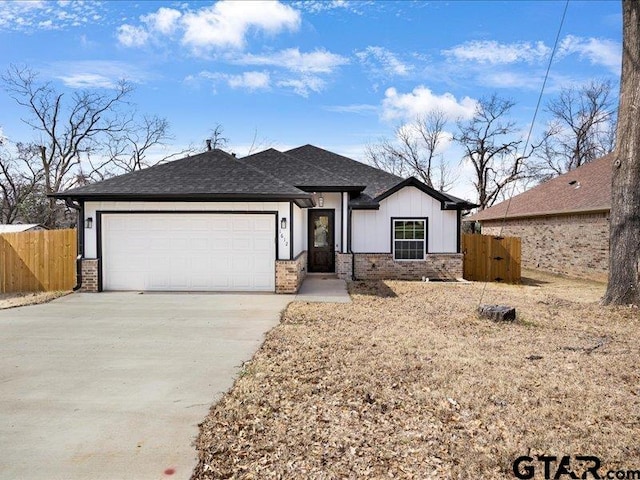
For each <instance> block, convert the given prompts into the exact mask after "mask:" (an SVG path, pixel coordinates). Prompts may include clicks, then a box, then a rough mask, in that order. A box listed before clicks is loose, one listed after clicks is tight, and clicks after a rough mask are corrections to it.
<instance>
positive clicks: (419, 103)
mask: <svg viewBox="0 0 640 480" xmlns="http://www.w3.org/2000/svg"><path fill="white" fill-rule="evenodd" d="M476 105H477V102H476V101H475V100H473V99H472V98H470V97H464V98H462V99H461V100H460V101H458V100H456V98H455V97H454V96H453V95H452V94H451V93H448V92H447V93H444V94H442V95H436V94H434V93H433V92H432V91H431V90H430V89H429V88H427V87H425V86H422V85H421V86H418V87H416V88H414V89H413V91H411V92H409V93H398V91H397V90H396V89H395V88H393V87H392V88H388V89H387V90H386V91H385V93H384V99H383V100H382V119H383V120H387V121H388V120H397V119H404V120H412V119H414V118H415V117H416V116H418V115H422V114H425V113H428V112H432V111H434V110H440V111H442V112H444V113H445V115H447V117H448V118H451V119H455V118H470V117H471V116H472V115H473V112H474V111H475V108H476Z"/></svg>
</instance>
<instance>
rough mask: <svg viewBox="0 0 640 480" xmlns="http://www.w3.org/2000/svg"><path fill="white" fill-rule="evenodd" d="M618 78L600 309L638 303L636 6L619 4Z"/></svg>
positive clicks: (639, 64)
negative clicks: (605, 272) (604, 283)
mask: <svg viewBox="0 0 640 480" xmlns="http://www.w3.org/2000/svg"><path fill="white" fill-rule="evenodd" d="M622 30H623V44H622V80H621V82H620V106H619V118H618V127H617V134H616V148H615V160H614V162H613V175H612V176H613V178H612V184H611V194H612V195H611V217H610V220H609V228H610V233H609V282H608V284H607V291H606V293H605V296H604V298H603V303H604V304H605V305H636V306H639V305H640V215H639V214H638V212H640V155H638V152H640V122H638V105H640V2H638V1H635V0H634V1H631V0H625V1H623V2H622Z"/></svg>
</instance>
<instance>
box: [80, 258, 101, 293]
mask: <svg viewBox="0 0 640 480" xmlns="http://www.w3.org/2000/svg"><path fill="white" fill-rule="evenodd" d="M80 268H81V271H82V287H81V288H80V291H81V292H97V291H98V260H96V259H95V258H89V259H87V258H84V259H82V266H81V267H80Z"/></svg>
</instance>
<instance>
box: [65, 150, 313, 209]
mask: <svg viewBox="0 0 640 480" xmlns="http://www.w3.org/2000/svg"><path fill="white" fill-rule="evenodd" d="M127 195H128V196H132V195H135V196H140V197H156V196H157V197H172V196H192V197H194V198H207V197H208V196H215V197H224V196H229V197H230V198H231V197H233V196H245V197H248V198H250V197H254V196H256V197H285V198H309V194H307V193H306V192H303V191H302V190H300V189H298V188H296V187H294V186H293V185H291V184H288V183H286V182H284V181H282V180H281V179H279V178H276V177H274V176H273V175H270V174H268V173H266V172H264V171H262V170H260V169H258V168H255V167H252V166H250V165H248V164H246V163H244V162H242V161H241V160H238V159H236V158H235V157H232V156H231V155H229V154H228V153H225V152H223V151H222V150H212V151H208V152H205V153H201V154H198V155H194V156H192V157H186V158H183V159H180V160H175V161H173V162H169V163H165V164H161V165H155V166H153V167H150V168H146V169H144V170H140V171H136V172H132V173H127V174H124V175H120V176H117V177H113V178H109V179H107V180H105V181H102V182H98V183H94V184H91V185H86V186H83V187H78V188H74V189H71V190H67V191H65V192H62V193H60V194H58V195H57V196H58V197H78V198H81V197H85V198H88V197H106V196H108V197H118V196H127Z"/></svg>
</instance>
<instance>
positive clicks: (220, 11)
mask: <svg viewBox="0 0 640 480" xmlns="http://www.w3.org/2000/svg"><path fill="white" fill-rule="evenodd" d="M182 23H183V26H184V29H185V32H184V36H183V38H182V42H183V43H184V44H186V45H189V46H191V47H192V48H193V49H195V50H200V49H210V48H215V47H234V48H242V47H243V46H244V44H245V36H246V34H247V32H248V31H249V29H256V30H262V31H265V32H267V33H271V34H275V33H279V32H281V31H282V30H297V29H298V27H299V26H300V13H299V12H298V11H297V10H294V9H293V8H291V7H289V6H288V5H283V4H282V3H280V2H273V1H259V0H255V1H246V2H236V1H228V0H223V1H220V2H218V3H216V4H214V5H213V6H211V7H205V8H201V9H200V10H198V11H197V12H188V13H186V14H185V15H184V17H183V20H182Z"/></svg>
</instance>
